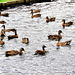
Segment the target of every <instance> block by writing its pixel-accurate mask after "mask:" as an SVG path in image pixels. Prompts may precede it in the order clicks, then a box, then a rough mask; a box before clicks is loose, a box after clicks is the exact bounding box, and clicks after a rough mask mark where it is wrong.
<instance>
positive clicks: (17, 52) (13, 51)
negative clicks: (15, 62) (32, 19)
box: [5, 48, 26, 56]
mask: <svg viewBox="0 0 75 75" xmlns="http://www.w3.org/2000/svg"><path fill="white" fill-rule="evenodd" d="M22 51H24V52H26V51H25V50H24V48H20V52H19V51H17V50H11V51H6V52H5V55H6V56H14V55H18V54H19V55H22V54H23V52H22Z"/></svg>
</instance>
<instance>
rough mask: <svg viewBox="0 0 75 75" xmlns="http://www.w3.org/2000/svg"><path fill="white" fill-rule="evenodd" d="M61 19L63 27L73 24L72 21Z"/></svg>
mask: <svg viewBox="0 0 75 75" xmlns="http://www.w3.org/2000/svg"><path fill="white" fill-rule="evenodd" d="M62 21H63V23H62V26H63V28H65V26H70V25H72V24H73V22H72V21H69V22H67V23H65V19H63V20H62Z"/></svg>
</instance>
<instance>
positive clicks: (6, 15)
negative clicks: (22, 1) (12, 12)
mask: <svg viewBox="0 0 75 75" xmlns="http://www.w3.org/2000/svg"><path fill="white" fill-rule="evenodd" d="M0 16H5V17H8V16H9V14H8V13H4V14H1V12H0Z"/></svg>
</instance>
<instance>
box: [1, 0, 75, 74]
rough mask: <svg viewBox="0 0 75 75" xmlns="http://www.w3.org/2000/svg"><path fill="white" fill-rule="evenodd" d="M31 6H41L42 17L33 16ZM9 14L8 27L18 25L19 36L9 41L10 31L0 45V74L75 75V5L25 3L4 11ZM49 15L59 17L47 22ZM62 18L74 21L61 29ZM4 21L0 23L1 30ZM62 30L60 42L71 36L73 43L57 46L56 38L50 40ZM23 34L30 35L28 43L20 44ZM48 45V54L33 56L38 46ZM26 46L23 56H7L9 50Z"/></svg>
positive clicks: (24, 35)
mask: <svg viewBox="0 0 75 75" xmlns="http://www.w3.org/2000/svg"><path fill="white" fill-rule="evenodd" d="M31 9H41V12H40V13H41V17H40V18H33V19H32V18H31V11H30V10H31ZM4 12H7V13H9V17H0V20H4V21H6V22H7V23H6V24H5V26H6V29H9V28H15V29H16V30H17V34H18V36H19V38H17V39H12V40H9V41H8V38H7V36H8V35H11V34H12V35H13V34H14V33H13V32H7V33H6V37H5V40H4V42H5V45H4V46H3V47H0V75H75V50H74V49H75V4H74V3H65V2H64V1H63V0H60V1H57V2H45V3H44V2H43V3H36V4H33V5H31V6H26V5H22V6H19V7H16V8H12V9H9V10H5V11H3V12H2V13H4ZM46 16H49V17H56V21H55V22H49V23H46V19H45V18H46ZM62 19H66V21H73V22H74V23H73V25H72V26H70V27H66V28H65V29H63V28H62V21H61V20H62ZM1 26H2V24H0V30H1V29H2V28H1ZM58 30H62V32H63V33H62V39H61V41H66V40H70V39H72V42H71V45H70V46H67V47H60V48H59V49H57V46H56V43H57V41H52V40H48V38H47V36H48V35H50V34H57V33H58ZM23 37H28V38H29V40H30V42H29V44H28V45H26V44H23V43H21V42H22V38H23ZM42 45H46V46H47V47H46V51H48V52H47V53H46V55H44V56H39V55H34V53H35V51H36V50H37V49H40V50H41V49H42ZM21 47H23V48H24V49H25V50H26V52H24V54H23V55H22V56H19V55H16V56H12V57H11V56H10V57H5V51H6V50H19V49H20V48H21Z"/></svg>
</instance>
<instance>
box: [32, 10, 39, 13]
mask: <svg viewBox="0 0 75 75" xmlns="http://www.w3.org/2000/svg"><path fill="white" fill-rule="evenodd" d="M32 12H33V13H37V12H40V9H37V10H34V11H33V9H31V13H32Z"/></svg>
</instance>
